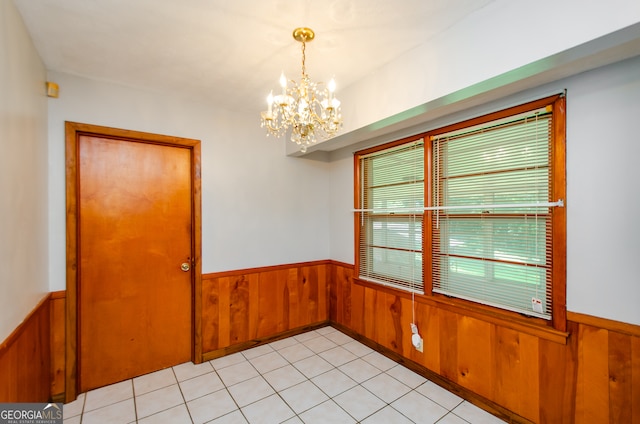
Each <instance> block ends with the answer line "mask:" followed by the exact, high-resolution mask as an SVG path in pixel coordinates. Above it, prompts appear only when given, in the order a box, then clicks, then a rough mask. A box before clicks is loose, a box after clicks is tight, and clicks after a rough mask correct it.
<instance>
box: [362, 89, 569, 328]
mask: <svg viewBox="0 0 640 424" xmlns="http://www.w3.org/2000/svg"><path fill="white" fill-rule="evenodd" d="M545 106H551V107H552V108H553V117H552V124H551V125H552V132H551V153H550V154H551V166H552V176H551V181H550V187H549V190H550V196H551V197H550V198H551V199H554V200H558V199H562V200H563V201H564V202H565V206H564V207H555V208H551V222H552V227H553V230H552V238H553V241H552V243H551V246H552V247H551V249H552V252H551V258H552V271H551V272H552V313H551V320H545V319H541V318H536V317H530V316H525V315H523V314H520V313H516V312H510V311H507V310H504V309H501V308H498V307H492V306H486V305H482V304H480V303H477V302H473V301H468V300H463V299H458V298H454V297H448V296H445V295H442V294H438V293H433V291H432V290H433V281H432V276H431V269H432V258H431V242H432V239H431V221H430V220H431V216H432V214H431V213H430V212H429V211H425V214H424V215H423V224H422V229H423V237H422V242H423V270H422V271H423V283H424V294H416V295H415V297H416V300H417V301H420V302H425V303H430V304H433V303H435V304H437V305H440V306H442V307H445V308H448V309H452V310H455V311H459V312H462V313H467V314H472V315H474V316H486V317H487V318H489V319H491V320H496V319H498V320H501V321H505V322H511V323H514V324H515V325H516V326H523V327H535V328H539V329H544V328H545V327H546V328H548V329H549V331H550V332H552V333H554V337H556V336H557V335H558V334H559V333H564V332H566V331H567V308H566V245H567V243H566V239H567V237H566V99H565V96H564V95H562V94H558V95H554V96H549V97H545V98H542V99H539V100H535V101H532V102H528V103H525V104H522V105H519V106H515V107H511V108H507V109H503V110H500V111H497V112H493V113H489V114H486V115H482V116H479V117H476V118H472V119H469V120H465V121H462V122H459V123H456V124H452V125H449V126H446V127H441V128H437V129H434V130H430V131H428V132H425V133H421V134H417V135H415V136H411V137H407V138H403V139H400V140H395V141H392V142H390V143H386V144H383V145H380V146H376V147H372V148H368V149H365V150H362V151H358V152H356V153H355V154H354V207H355V208H356V209H358V208H360V207H361V206H360V202H361V199H360V191H361V177H362V175H361V170H360V157H361V156H363V155H368V154H371V153H374V152H377V151H381V150H385V149H388V148H392V147H396V146H398V145H402V144H405V143H410V142H412V141H415V140H418V139H420V138H424V140H425V147H424V151H425V156H424V174H425V187H424V197H425V206H431V199H432V188H431V186H432V184H431V179H432V166H431V164H432V154H433V145H432V143H430V142H428V140H430V139H431V136H433V135H437V134H441V133H445V132H450V131H457V130H460V129H462V128H466V127H472V126H475V125H481V124H483V123H486V122H489V121H493V120H497V119H502V118H506V117H509V116H512V115H518V114H520V113H525V112H527V111H530V110H535V109H539V108H543V107H545ZM358 222H359V213H355V214H354V230H355V231H354V235H355V237H354V256H355V270H356V275H355V277H354V280H355V281H356V282H357V283H358V284H363V285H366V286H370V287H376V288H377V287H383V288H384V290H391V291H393V292H403V291H402V290H401V289H396V288H390V287H386V286H382V285H378V284H375V283H370V282H367V281H363V280H359V278H358V270H359V269H360V257H359V252H360V246H359V240H360V228H359V225H358ZM533 332H534V333H536V334H538V333H539V331H538V330H534V331H533ZM561 338H562V337H560V339H561ZM556 339H557V337H556Z"/></svg>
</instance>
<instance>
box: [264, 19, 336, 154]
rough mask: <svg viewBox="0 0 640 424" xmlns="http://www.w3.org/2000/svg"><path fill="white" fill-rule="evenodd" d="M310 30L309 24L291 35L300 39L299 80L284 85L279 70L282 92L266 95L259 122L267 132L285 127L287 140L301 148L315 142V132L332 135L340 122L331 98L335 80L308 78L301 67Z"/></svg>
mask: <svg viewBox="0 0 640 424" xmlns="http://www.w3.org/2000/svg"><path fill="white" fill-rule="evenodd" d="M314 37H315V34H314V32H313V31H312V30H311V29H309V28H296V29H295V30H294V31H293V38H294V39H295V40H296V41H299V42H300V43H302V77H301V79H300V82H299V83H296V82H295V81H291V83H292V84H293V86H290V85H288V83H287V78H286V77H285V75H284V72H282V73H281V74H280V86H281V87H282V94H280V95H277V96H274V95H273V91H271V93H270V94H269V96H268V97H267V105H268V110H267V111H266V112H262V113H261V126H262V127H263V128H266V129H267V135H274V136H276V137H280V136H281V135H284V134H285V133H286V132H287V131H288V130H289V129H290V130H291V136H290V138H291V141H293V142H294V143H296V144H298V145H299V146H300V151H301V152H303V153H304V152H306V151H307V147H308V146H310V145H311V144H313V143H315V142H316V140H317V136H320V137H322V138H325V139H326V138H330V137H333V136H334V135H335V134H336V133H337V132H338V130H339V129H340V128H341V126H342V115H341V112H340V101H339V100H338V99H336V98H335V94H334V93H335V90H336V82H335V80H334V79H333V78H332V79H331V80H330V81H329V83H328V84H326V85H324V84H323V83H315V82H313V81H311V79H310V78H309V76H308V75H307V72H306V67H305V59H306V57H305V47H306V43H307V42H309V41H311V40H313V39H314Z"/></svg>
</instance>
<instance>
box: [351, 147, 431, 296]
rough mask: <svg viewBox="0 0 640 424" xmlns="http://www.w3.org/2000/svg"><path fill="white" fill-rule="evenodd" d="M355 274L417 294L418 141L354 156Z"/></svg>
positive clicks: (421, 178) (419, 272) (420, 167)
mask: <svg viewBox="0 0 640 424" xmlns="http://www.w3.org/2000/svg"><path fill="white" fill-rule="evenodd" d="M358 161H359V165H358V166H359V170H360V175H361V183H360V189H361V190H360V196H359V198H360V202H359V204H360V206H361V212H360V214H359V215H360V219H359V222H358V226H357V228H358V230H359V240H358V241H359V246H360V254H359V261H358V262H359V273H360V278H362V279H364V280H368V281H372V282H376V283H381V284H387V285H391V286H395V287H398V288H402V289H406V290H412V291H419V292H420V293H422V290H423V281H422V225H423V215H424V143H423V141H422V139H419V140H413V141H411V142H408V143H403V144H401V145H399V146H392V147H389V148H386V149H383V150H380V151H374V152H373V153H371V154H366V153H365V154H361V155H358Z"/></svg>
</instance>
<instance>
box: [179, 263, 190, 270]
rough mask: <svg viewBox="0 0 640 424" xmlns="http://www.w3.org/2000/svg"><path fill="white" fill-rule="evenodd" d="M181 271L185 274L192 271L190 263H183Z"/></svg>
mask: <svg viewBox="0 0 640 424" xmlns="http://www.w3.org/2000/svg"><path fill="white" fill-rule="evenodd" d="M180 269H181V270H183V271H184V272H187V271H189V270H190V269H191V267H190V266H189V262H183V263H182V265H180Z"/></svg>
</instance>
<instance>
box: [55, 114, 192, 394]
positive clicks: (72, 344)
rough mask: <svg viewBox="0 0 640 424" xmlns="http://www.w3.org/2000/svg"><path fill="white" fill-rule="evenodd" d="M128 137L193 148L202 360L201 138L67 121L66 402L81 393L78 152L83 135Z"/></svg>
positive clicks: (140, 140)
mask: <svg viewBox="0 0 640 424" xmlns="http://www.w3.org/2000/svg"><path fill="white" fill-rule="evenodd" d="M87 135H88V136H96V137H102V138H116V139H128V140H132V141H133V142H141V143H149V144H156V145H162V146H171V147H180V148H187V149H189V150H190V151H191V182H192V184H191V191H192V193H191V199H192V204H191V216H192V222H193V225H192V226H191V244H192V246H191V248H192V251H193V256H194V264H193V267H192V270H193V272H192V280H191V297H192V300H191V311H192V316H191V333H192V334H191V360H192V361H193V362H194V363H196V364H197V363H200V362H202V262H201V261H202V213H201V208H202V206H201V205H202V202H201V181H200V178H201V177H200V176H201V174H200V162H201V156H200V140H194V139H188V138H180V137H172V136H165V135H158V134H152V133H145V132H139V131H130V130H122V129H117V128H110V127H102V126H97V125H90V124H81V123H77V122H68V121H67V122H65V150H66V151H65V155H66V196H67V200H66V203H67V213H66V216H67V228H66V232H67V295H66V304H67V305H66V318H65V326H66V331H65V332H66V335H65V339H66V341H65V402H71V401H73V400H75V399H76V397H77V396H78V375H77V373H78V351H77V349H78V338H79V333H78V283H79V280H78V263H79V261H78V252H79V250H78V249H79V247H80V246H79V245H78V236H79V234H78V231H79V226H78V207H79V201H78V196H79V190H78V187H79V174H78V152H79V139H80V136H87Z"/></svg>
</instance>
